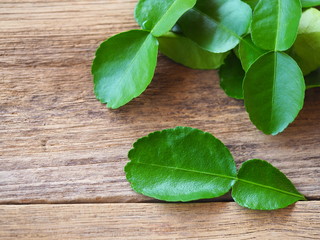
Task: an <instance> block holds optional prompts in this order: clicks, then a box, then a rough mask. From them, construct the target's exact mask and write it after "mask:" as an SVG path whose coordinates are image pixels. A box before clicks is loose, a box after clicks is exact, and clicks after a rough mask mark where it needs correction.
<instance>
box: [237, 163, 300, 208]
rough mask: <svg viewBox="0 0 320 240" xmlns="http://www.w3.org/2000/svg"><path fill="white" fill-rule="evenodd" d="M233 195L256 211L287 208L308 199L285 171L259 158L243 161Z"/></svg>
mask: <svg viewBox="0 0 320 240" xmlns="http://www.w3.org/2000/svg"><path fill="white" fill-rule="evenodd" d="M232 197H233V199H234V200H235V202H237V203H238V204H239V205H241V206H243V207H247V208H250V209H256V210H275V209H279V208H285V207H287V206H289V205H291V204H293V203H295V202H297V201H299V200H305V198H304V196H303V195H301V194H300V193H299V192H298V191H297V189H296V188H295V187H294V185H293V184H292V183H291V181H290V180H289V179H288V178H287V177H286V176H285V175H284V174H283V173H282V172H280V171H279V170H278V169H277V168H275V167H273V166H272V165H271V164H270V163H268V162H266V161H263V160H259V159H253V160H249V161H247V162H245V163H243V164H242V166H241V168H240V170H239V172H238V181H237V182H236V183H235V184H234V186H233V187H232Z"/></svg>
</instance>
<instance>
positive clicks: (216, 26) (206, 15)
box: [178, 0, 252, 53]
mask: <svg viewBox="0 0 320 240" xmlns="http://www.w3.org/2000/svg"><path fill="white" fill-rule="evenodd" d="M251 17H252V10H251V8H250V6H249V5H247V4H246V3H244V2H242V1H240V0H198V1H197V4H196V5H195V6H194V7H193V8H192V9H190V10H189V11H188V12H186V13H185V14H184V15H183V16H182V17H181V18H180V19H179V21H178V25H179V26H180V28H181V30H182V32H183V33H184V34H185V35H186V36H187V37H189V38H190V39H191V40H193V41H194V42H196V43H197V44H198V45H199V46H201V47H202V48H204V49H206V50H208V51H210V52H215V53H222V52H227V51H229V50H231V49H232V48H234V47H235V46H236V45H238V43H239V41H240V39H241V36H242V35H243V34H245V33H247V31H248V29H249V26H250V22H251Z"/></svg>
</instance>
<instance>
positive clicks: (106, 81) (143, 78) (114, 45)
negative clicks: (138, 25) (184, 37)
mask: <svg viewBox="0 0 320 240" xmlns="http://www.w3.org/2000/svg"><path fill="white" fill-rule="evenodd" d="M157 55H158V41H157V39H156V38H155V37H153V36H152V35H151V34H150V33H148V32H146V31H143V30H133V31H129V32H124V33H120V34H118V35H116V36H113V37H111V38H109V39H108V40H107V41H105V42H103V43H102V44H101V46H100V47H99V48H98V50H97V52H96V57H95V59H94V61H93V65H92V74H93V75H94V91H95V94H96V97H97V98H98V99H99V100H100V101H101V102H102V103H108V107H109V108H119V107H121V106H123V105H125V104H126V103H128V102H129V101H131V100H132V99H133V98H135V97H138V96H139V95H140V94H141V93H142V92H143V91H144V90H145V89H146V88H147V86H148V85H149V84H150V82H151V80H152V77H153V75H154V71H155V67H156V63H157Z"/></svg>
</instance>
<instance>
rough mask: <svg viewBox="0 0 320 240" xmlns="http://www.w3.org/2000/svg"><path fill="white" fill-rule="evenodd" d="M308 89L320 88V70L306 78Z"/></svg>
mask: <svg viewBox="0 0 320 240" xmlns="http://www.w3.org/2000/svg"><path fill="white" fill-rule="evenodd" d="M304 79H305V81H306V86H307V89H310V88H316V87H320V68H318V69H317V70H316V71H314V72H312V73H310V74H309V75H307V76H305V77H304Z"/></svg>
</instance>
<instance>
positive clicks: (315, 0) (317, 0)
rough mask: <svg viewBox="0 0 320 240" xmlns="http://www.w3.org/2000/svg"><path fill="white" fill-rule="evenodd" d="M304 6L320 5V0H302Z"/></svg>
mask: <svg viewBox="0 0 320 240" xmlns="http://www.w3.org/2000/svg"><path fill="white" fill-rule="evenodd" d="M301 4H302V7H304V8H307V7H316V6H320V0H301Z"/></svg>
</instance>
